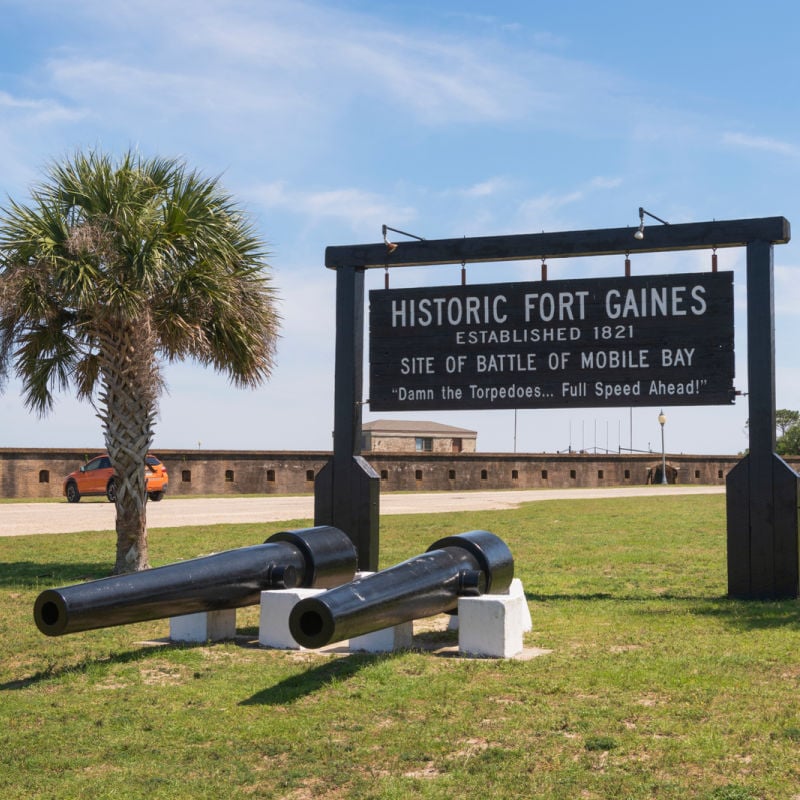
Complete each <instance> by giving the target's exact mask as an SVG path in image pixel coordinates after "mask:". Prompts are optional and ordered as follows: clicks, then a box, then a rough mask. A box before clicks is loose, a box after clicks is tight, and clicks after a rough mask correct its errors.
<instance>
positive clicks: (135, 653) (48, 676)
mask: <svg viewBox="0 0 800 800" xmlns="http://www.w3.org/2000/svg"><path fill="white" fill-rule="evenodd" d="M180 646H181V647H183V645H180ZM161 652H162V651H161V649H160V648H158V647H152V646H149V647H140V648H139V649H138V650H129V651H128V652H127V653H118V654H115V655H112V656H103V657H101V658H87V659H85V660H84V661H81V662H79V663H77V664H70V665H68V666H63V667H59V668H57V669H51V668H47V669H43V670H40V671H39V672H36V673H34V674H33V675H31V676H30V677H28V678H19V679H18V680H15V681H8V683H0V692H7V691H12V690H15V689H27V688H28V687H29V686H35V685H36V684H38V683H42V682H44V681H52V680H58V679H59V678H63V677H64V676H65V675H75V674H81V673H84V672H86V671H87V670H88V669H90V668H92V667H96V666H98V665H103V664H109V665H110V664H130V663H133V662H136V661H145V660H147V659H148V658H154V657H157V656H158V655H159V654H160V653H161Z"/></svg>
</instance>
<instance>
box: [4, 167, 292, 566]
mask: <svg viewBox="0 0 800 800" xmlns="http://www.w3.org/2000/svg"><path fill="white" fill-rule="evenodd" d="M265 257H266V248H265V244H264V242H263V241H262V240H261V239H260V237H258V236H257V235H256V233H255V232H254V230H253V228H252V226H251V224H250V223H249V221H248V220H247V218H246V216H245V215H244V214H243V213H242V212H241V210H240V209H239V208H238V207H237V206H236V204H235V203H234V202H233V200H232V199H231V197H230V196H229V195H228V194H227V193H226V192H224V191H223V190H222V189H221V187H220V185H219V182H218V181H217V179H208V178H204V177H202V176H201V175H199V174H198V173H197V172H194V171H191V170H189V169H187V168H186V167H185V166H184V164H183V163H182V162H181V161H179V160H174V159H147V158H144V157H142V156H140V155H139V154H138V153H135V152H128V153H126V154H124V155H123V156H122V157H121V158H120V159H119V160H114V159H112V158H110V157H109V156H107V155H104V154H98V153H89V154H84V153H80V152H79V153H77V154H76V155H75V156H74V157H73V158H71V159H67V160H66V161H64V162H63V163H60V164H54V165H53V166H52V167H51V168H50V169H49V171H48V174H47V180H46V181H45V182H43V183H42V184H41V185H40V186H38V187H36V188H35V189H34V191H33V193H32V203H31V204H30V205H24V204H20V203H16V202H11V203H10V205H9V206H8V208H5V209H2V210H1V211H0V389H2V388H3V386H2V384H3V378H4V377H6V376H7V375H8V374H9V373H10V372H12V371H13V372H14V373H16V375H17V376H18V377H19V378H20V379H21V380H22V387H23V389H22V391H23V396H24V398H25V402H26V404H27V405H28V407H29V408H31V409H32V410H34V411H36V412H38V413H40V414H43V413H45V412H47V411H49V410H50V409H51V408H52V406H53V391H54V390H58V389H66V388H68V387H70V386H71V387H73V388H74V389H75V391H76V394H77V396H78V397H79V398H83V399H88V400H90V401H91V402H92V403H93V404H94V405H95V408H96V409H97V412H98V417H99V418H100V421H101V423H102V426H103V432H104V436H105V442H106V447H107V448H108V453H109V456H110V457H111V463H112V465H113V466H114V468H115V469H116V472H117V478H118V483H117V490H116V497H115V503H116V510H117V521H116V529H117V556H116V563H115V567H114V572H115V573H122V572H132V571H137V570H140V569H145V568H147V566H148V565H149V564H148V552H147V527H146V515H145V500H146V494H145V487H146V484H145V475H144V463H145V456H146V455H147V451H148V449H149V448H150V446H151V442H152V440H153V426H154V422H155V419H156V414H157V410H158V398H159V395H160V394H161V391H162V382H161V376H160V364H161V362H162V361H175V360H179V359H186V358H189V359H194V360H195V361H196V362H198V363H199V364H202V365H204V366H210V367H213V368H215V369H216V370H218V371H220V372H223V373H227V375H228V376H229V377H230V378H231V380H232V382H233V383H234V384H236V385H239V386H257V385H259V384H260V383H261V382H262V381H263V380H265V379H266V378H268V377H269V375H270V373H271V371H272V367H273V357H274V351H275V342H276V338H277V330H278V324H279V316H278V314H277V312H276V310H275V302H276V300H275V294H274V290H273V288H272V285H271V281H270V275H269V271H268V265H267V263H266V260H265Z"/></svg>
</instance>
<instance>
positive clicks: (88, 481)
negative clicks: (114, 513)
mask: <svg viewBox="0 0 800 800" xmlns="http://www.w3.org/2000/svg"><path fill="white" fill-rule="evenodd" d="M144 469H145V480H146V482H147V496H148V497H149V498H150V499H151V500H154V501H158V500H161V498H162V497H163V496H164V492H166V491H167V484H168V483H169V475H167V468H166V467H165V466H164V465H163V464H162V463H161V462H160V461H159V460H158V459H157V458H156V457H155V456H154V455H152V454H148V455H147V458H146V459H145V468H144ZM103 494H104V495H105V496H106V497H107V498H108V502H109V503H113V502H114V501H115V500H116V499H117V474H116V472H114V468H113V467H112V466H111V459H110V458H109V457H108V454H107V453H105V454H103V455H102V456H95V457H94V458H93V459H92V460H91V461H89V463H88V464H84V465H83V466H82V467H81V468H80V469H77V470H75V472H70V474H69V475H67V477H66V478H64V497H66V498H67V501H68V502H70V503H77V502H78V501H79V500H80V499H81V497H83V496H84V495H86V496H89V495H103Z"/></svg>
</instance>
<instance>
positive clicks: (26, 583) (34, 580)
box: [0, 561, 114, 589]
mask: <svg viewBox="0 0 800 800" xmlns="http://www.w3.org/2000/svg"><path fill="white" fill-rule="evenodd" d="M113 566H114V565H113V564H109V562H107V561H106V562H103V563H101V564H98V563H97V562H93V563H89V562H78V563H75V562H74V561H71V562H69V563H64V564H58V563H55V564H54V563H38V562H36V561H16V562H13V563H10V564H9V563H4V564H3V565H2V567H0V588H2V587H15V588H23V589H25V588H27V589H38V588H40V587H41V586H42V583H46V584H47V586H48V587H50V586H55V585H58V586H66V585H71V584H73V583H81V582H83V581H88V580H96V579H97V578H107V577H108V576H109V575H110V574H111V570H112V569H113Z"/></svg>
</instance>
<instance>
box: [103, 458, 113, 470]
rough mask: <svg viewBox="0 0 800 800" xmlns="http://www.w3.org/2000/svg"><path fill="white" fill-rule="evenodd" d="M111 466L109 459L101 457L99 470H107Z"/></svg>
mask: <svg viewBox="0 0 800 800" xmlns="http://www.w3.org/2000/svg"><path fill="white" fill-rule="evenodd" d="M110 466H111V459H110V458H109V457H108V456H103V457H102V458H101V459H100V469H108V468H109V467H110Z"/></svg>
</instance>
